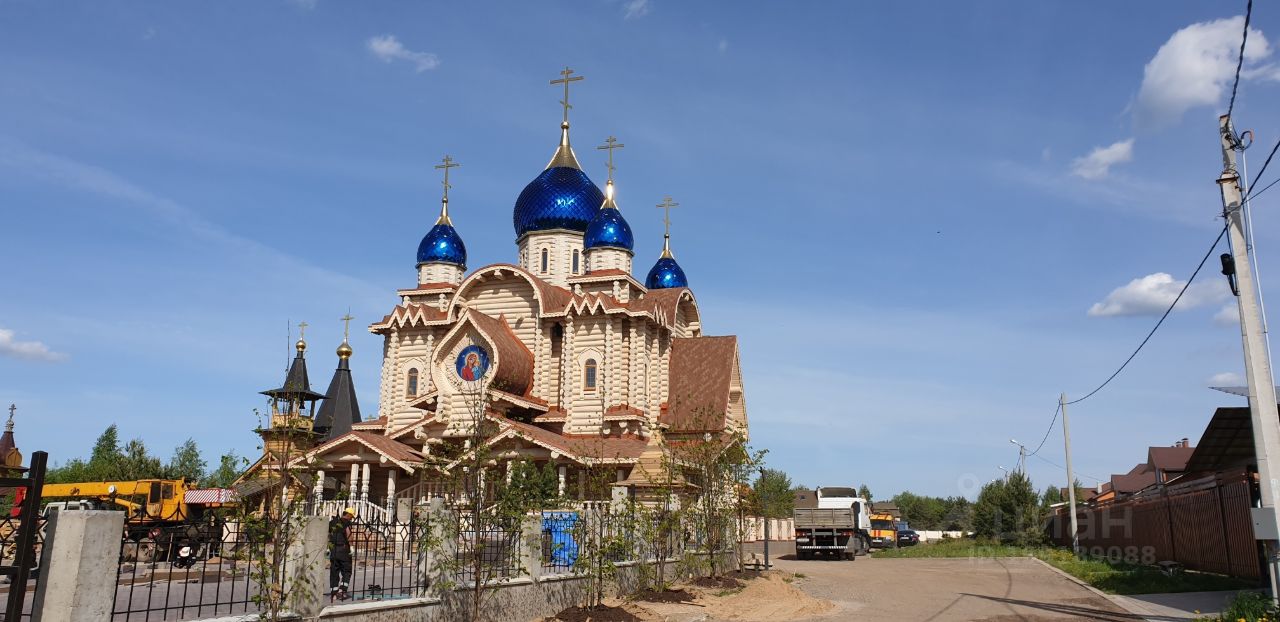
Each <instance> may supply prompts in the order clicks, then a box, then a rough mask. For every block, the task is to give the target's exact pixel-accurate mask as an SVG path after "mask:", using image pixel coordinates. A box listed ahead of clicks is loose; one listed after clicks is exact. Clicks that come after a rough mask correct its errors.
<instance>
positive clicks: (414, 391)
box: [404, 369, 418, 397]
mask: <svg viewBox="0 0 1280 622" xmlns="http://www.w3.org/2000/svg"><path fill="white" fill-rule="evenodd" d="M404 394H405V397H417V396H418V370H417V369H410V370H409V378H408V379H407V380H406V382H405V385H404Z"/></svg>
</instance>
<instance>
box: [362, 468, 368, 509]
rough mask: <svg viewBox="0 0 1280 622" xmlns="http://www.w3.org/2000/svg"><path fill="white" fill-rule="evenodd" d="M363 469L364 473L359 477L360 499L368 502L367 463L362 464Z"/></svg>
mask: <svg viewBox="0 0 1280 622" xmlns="http://www.w3.org/2000/svg"><path fill="white" fill-rule="evenodd" d="M363 471H364V474H363V476H362V477H361V478H360V479H361V481H360V500H361V501H363V502H365V503H368V502H369V465H368V464H365V465H364V468H363Z"/></svg>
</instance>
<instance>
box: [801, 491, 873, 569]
mask: <svg viewBox="0 0 1280 622" xmlns="http://www.w3.org/2000/svg"><path fill="white" fill-rule="evenodd" d="M814 495H815V497H816V504H815V505H817V507H797V508H796V509H795V511H794V514H793V515H792V518H793V520H794V522H795V537H796V540H795V541H796V558H797V559H813V558H814V557H817V556H825V557H830V558H833V559H848V560H852V559H854V558H856V557H857V556H858V555H862V554H864V553H866V552H867V551H869V550H870V549H871V538H870V535H869V533H870V528H871V522H870V520H869V519H868V515H867V501H866V499H863V498H861V497H858V496H857V492H856V490H854V489H853V488H842V487H827V488H819V489H817V490H816V491H814Z"/></svg>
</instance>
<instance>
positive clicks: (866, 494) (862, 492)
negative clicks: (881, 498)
mask: <svg viewBox="0 0 1280 622" xmlns="http://www.w3.org/2000/svg"><path fill="white" fill-rule="evenodd" d="M858 496H859V497H862V498H863V499H866V500H867V503H871V489H870V488H868V487H867V485H866V484H863V485H861V486H859V487H858Z"/></svg>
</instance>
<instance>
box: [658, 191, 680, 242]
mask: <svg viewBox="0 0 1280 622" xmlns="http://www.w3.org/2000/svg"><path fill="white" fill-rule="evenodd" d="M673 207H680V204H679V203H676V202H675V201H672V200H671V197H669V196H668V197H663V198H662V202H661V203H659V204H658V209H660V210H662V211H663V214H662V224H663V226H664V227H666V229H665V231H664V233H663V235H666V236H670V235H671V208H673Z"/></svg>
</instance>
